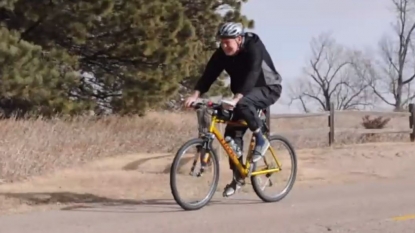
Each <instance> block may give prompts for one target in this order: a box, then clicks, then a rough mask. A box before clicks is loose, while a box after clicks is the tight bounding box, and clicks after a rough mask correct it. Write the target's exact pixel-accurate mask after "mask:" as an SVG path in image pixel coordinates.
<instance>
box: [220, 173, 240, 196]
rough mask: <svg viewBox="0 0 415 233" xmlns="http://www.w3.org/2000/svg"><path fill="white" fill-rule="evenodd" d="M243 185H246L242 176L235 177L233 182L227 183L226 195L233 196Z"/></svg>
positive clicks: (224, 194) (224, 192) (224, 193)
mask: <svg viewBox="0 0 415 233" xmlns="http://www.w3.org/2000/svg"><path fill="white" fill-rule="evenodd" d="M243 185H245V182H244V180H243V179H241V178H233V179H232V182H231V183H230V184H228V185H226V187H225V190H224V191H223V196H224V197H229V196H232V195H234V194H235V193H236V191H238V190H239V189H240V188H241V187H242V186H243Z"/></svg>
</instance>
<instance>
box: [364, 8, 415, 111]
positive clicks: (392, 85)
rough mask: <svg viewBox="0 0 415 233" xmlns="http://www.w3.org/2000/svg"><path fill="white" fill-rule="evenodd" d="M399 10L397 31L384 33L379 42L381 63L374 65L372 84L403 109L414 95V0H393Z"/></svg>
mask: <svg viewBox="0 0 415 233" xmlns="http://www.w3.org/2000/svg"><path fill="white" fill-rule="evenodd" d="M391 1H392V3H393V6H394V10H395V12H396V23H395V25H394V26H393V29H394V32H395V33H396V34H395V35H394V37H393V38H390V37H384V38H383V39H382V40H381V41H380V43H379V45H380V52H381V58H382V59H381V64H378V65H377V66H376V67H374V65H373V64H372V65H370V68H371V69H372V71H371V72H372V77H371V85H370V86H371V87H372V89H373V92H374V93H375V94H376V96H377V97H378V98H379V99H380V100H382V101H383V102H384V103H386V104H388V105H390V106H392V107H394V110H395V111H401V110H402V109H404V108H405V107H406V106H407V105H408V104H409V102H410V101H412V100H413V99H414V98H415V91H414V90H413V89H411V88H413V87H411V82H412V81H413V80H414V79H415V68H414V65H415V59H414V55H415V50H414V48H415V46H414V42H413V41H412V36H413V33H414V30H415V1H414V0H391Z"/></svg>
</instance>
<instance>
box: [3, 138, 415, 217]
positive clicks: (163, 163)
mask: <svg viewBox="0 0 415 233" xmlns="http://www.w3.org/2000/svg"><path fill="white" fill-rule="evenodd" d="M414 149H415V145H413V144H410V143H401V144H399V145H396V143H395V144H392V143H390V144H383V145H382V144H370V145H364V146H363V145H362V146H344V147H338V148H332V149H328V148H326V149H309V150H299V151H298V159H299V161H298V162H299V163H298V165H299V168H298V177H297V182H296V185H297V186H300V185H325V184H329V183H344V182H358V181H362V182H364V181H368V180H371V179H395V178H399V177H402V176H409V175H412V176H413V175H414V172H413V164H414V163H415V155H414V154H413V151H414ZM172 156H173V154H131V155H125V156H117V157H112V158H105V159H101V160H98V161H95V162H91V163H87V164H84V165H82V166H78V167H74V168H70V169H69V168H68V169H65V170H62V171H60V172H56V173H50V174H49V175H43V176H37V177H33V178H30V179H28V180H26V181H24V182H17V183H7V184H2V185H0V209H1V210H2V213H16V212H26V211H31V210H42V209H50V208H71V207H73V206H76V205H89V204H93V203H105V204H114V203H124V204H134V203H141V202H143V201H146V200H147V201H149V200H150V201H151V200H171V199H172V196H171V193H170V187H169V174H168V173H166V169H167V168H169V167H170V164H171V161H172ZM282 161H283V163H286V161H287V160H284V159H282ZM284 161H285V162H284ZM220 166H221V176H220V185H219V187H218V190H217V192H218V193H217V195H219V196H220V195H221V192H222V190H223V187H224V186H225V184H226V183H228V182H229V180H230V178H231V173H230V170H229V168H228V161H227V159H222V160H221V161H220ZM198 182H200V181H198ZM189 185H190V186H189V187H191V185H192V184H191V183H189ZM189 190H191V189H189ZM189 192H190V191H189ZM242 192H247V193H252V188H251V186H250V185H247V186H245V187H244V188H243V190H242Z"/></svg>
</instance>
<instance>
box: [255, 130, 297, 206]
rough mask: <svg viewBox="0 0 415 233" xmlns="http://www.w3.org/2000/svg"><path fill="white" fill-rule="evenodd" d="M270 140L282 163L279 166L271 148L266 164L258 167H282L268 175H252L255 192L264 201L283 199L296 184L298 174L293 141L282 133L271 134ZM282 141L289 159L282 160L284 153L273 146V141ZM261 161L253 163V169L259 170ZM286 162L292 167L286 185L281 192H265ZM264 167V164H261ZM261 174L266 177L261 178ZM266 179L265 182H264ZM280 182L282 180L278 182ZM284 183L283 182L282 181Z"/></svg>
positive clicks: (265, 160)
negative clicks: (272, 178)
mask: <svg viewBox="0 0 415 233" xmlns="http://www.w3.org/2000/svg"><path fill="white" fill-rule="evenodd" d="M268 140H269V142H270V144H271V145H270V147H272V149H273V151H274V152H275V156H277V159H278V161H279V162H280V163H282V164H281V167H279V166H278V164H277V163H276V161H275V159H274V156H273V155H272V154H271V150H270V149H269V150H268V151H267V152H268V153H269V154H271V156H270V157H268V156H267V155H266V158H265V159H264V160H261V161H264V162H266V164H265V166H263V168H261V169H258V170H265V169H272V168H278V167H279V168H280V169H281V170H280V171H277V172H272V173H268V174H266V175H255V176H251V183H252V187H253V189H254V191H255V193H256V194H257V195H258V197H259V198H261V200H263V201H264V202H277V201H280V200H281V199H283V198H284V197H285V196H287V195H288V193H289V192H290V191H291V189H292V187H293V186H294V183H295V179H296V176H297V155H296V153H295V150H294V147H293V146H292V145H291V143H290V142H289V141H288V139H286V138H285V137H283V136H281V135H271V136H270V137H269V138H268ZM275 142H277V143H281V144H282V146H283V147H285V148H286V149H287V151H288V153H287V154H288V156H287V157H288V158H289V159H287V160H285V161H283V160H280V158H278V157H279V155H282V154H283V153H280V152H277V151H278V150H277V148H276V146H275V147H273V146H272V143H275ZM261 161H258V162H257V163H255V164H252V166H253V167H252V168H253V169H252V171H257V168H258V167H259V166H260V165H259V163H260V162H261ZM285 163H289V164H290V165H291V167H292V169H291V172H290V173H289V177H288V179H286V180H285V181H283V182H286V185H285V187H284V189H283V190H282V191H281V192H277V193H276V194H274V195H269V194H266V192H265V186H266V185H269V186H270V187H271V186H272V185H273V183H272V181H271V180H270V178H271V177H275V176H278V175H279V173H280V172H282V171H283V170H284V168H285V166H284V164H285ZM261 167H262V166H261ZM261 176H264V177H265V179H261ZM264 180H265V182H264ZM278 183H280V182H278ZM281 183H282V182H281Z"/></svg>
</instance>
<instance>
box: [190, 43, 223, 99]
mask: <svg viewBox="0 0 415 233" xmlns="http://www.w3.org/2000/svg"><path fill="white" fill-rule="evenodd" d="M220 52H221V51H220V48H219V49H217V50H216V51H215V52H214V53H213V54H212V56H211V57H210V59H209V61H208V63H207V65H206V68H205V70H204V72H203V75H202V77H200V79H199V80H198V81H197V83H196V85H195V88H194V90H197V91H200V95H203V94H204V93H206V92H207V91H209V88H210V86H211V85H212V84H213V82H214V81H215V80H216V79H217V78H218V76H219V75H220V73H221V72H222V71H223V69H224V67H223V62H222V60H221V54H220Z"/></svg>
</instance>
